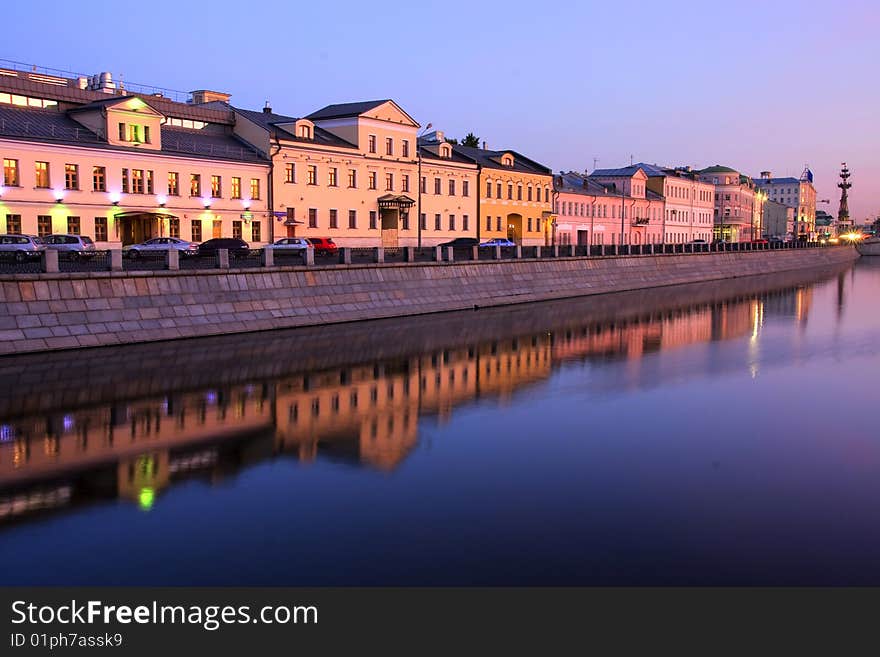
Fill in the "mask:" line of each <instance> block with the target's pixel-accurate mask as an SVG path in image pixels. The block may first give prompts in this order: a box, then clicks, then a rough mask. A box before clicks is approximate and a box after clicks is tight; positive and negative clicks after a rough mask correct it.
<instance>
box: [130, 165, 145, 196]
mask: <svg viewBox="0 0 880 657" xmlns="http://www.w3.org/2000/svg"><path fill="white" fill-rule="evenodd" d="M131 193H132V194H143V193H144V170H143V169H132V170H131Z"/></svg>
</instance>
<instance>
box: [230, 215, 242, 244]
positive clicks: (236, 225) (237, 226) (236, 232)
mask: <svg viewBox="0 0 880 657" xmlns="http://www.w3.org/2000/svg"><path fill="white" fill-rule="evenodd" d="M232 237H233V238H235V239H237V240H240V239H241V220H240V219H236V220H234V221H233V222H232Z"/></svg>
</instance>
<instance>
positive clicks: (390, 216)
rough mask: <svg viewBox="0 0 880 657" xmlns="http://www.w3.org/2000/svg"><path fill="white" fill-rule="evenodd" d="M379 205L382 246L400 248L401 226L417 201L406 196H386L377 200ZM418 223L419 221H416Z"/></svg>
mask: <svg viewBox="0 0 880 657" xmlns="http://www.w3.org/2000/svg"><path fill="white" fill-rule="evenodd" d="M376 202H377V204H378V205H379V219H380V226H381V228H382V246H383V247H385V248H392V249H393V248H397V247H398V246H400V237H399V231H400V224H401V221H402V220H403V218H404V217H406V216H407V215H408V214H409V210H410V208H411V207H412V206H413V205H415V203H416V202H415V201H414V200H413V199H411V198H410V197H409V196H406V195H405V194H385V195H384V196H380V197H379V198H378V199H377V200H376ZM416 220H417V221H418V219H416Z"/></svg>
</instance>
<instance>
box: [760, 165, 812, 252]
mask: <svg viewBox="0 0 880 657" xmlns="http://www.w3.org/2000/svg"><path fill="white" fill-rule="evenodd" d="M755 185H756V186H757V187H758V188H759V189H761V190H762V191H763V192H765V193H766V194H767V198H768V199H769V200H771V201H775V202H777V203H782V204H783V205H786V206H788V207H790V208H792V210H793V213H792V214H793V217H792V224H791V225H790V226H789V228H788V230H787V232H789V233H791V234H792V235H797V236H798V237H803V238H804V239H814V238H815V237H816V188H815V187H814V186H813V172H812V171H810V169H809V168H805V169H804V172H803V173H802V174H801V177H800V178H774V177H773V174H772V173H771V172H770V171H762V172H761V177H760V178H758V179H757V180H755Z"/></svg>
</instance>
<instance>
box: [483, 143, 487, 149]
mask: <svg viewBox="0 0 880 657" xmlns="http://www.w3.org/2000/svg"><path fill="white" fill-rule="evenodd" d="M483 150H486V142H483Z"/></svg>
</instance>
